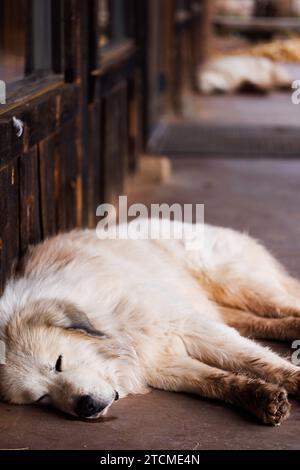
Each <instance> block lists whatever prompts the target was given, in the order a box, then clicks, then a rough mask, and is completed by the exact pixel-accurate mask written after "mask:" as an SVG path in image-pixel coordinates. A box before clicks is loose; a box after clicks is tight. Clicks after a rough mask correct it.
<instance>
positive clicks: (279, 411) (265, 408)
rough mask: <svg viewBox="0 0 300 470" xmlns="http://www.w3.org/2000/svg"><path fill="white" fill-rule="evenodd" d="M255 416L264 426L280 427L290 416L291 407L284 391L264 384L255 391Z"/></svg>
mask: <svg viewBox="0 0 300 470" xmlns="http://www.w3.org/2000/svg"><path fill="white" fill-rule="evenodd" d="M256 406H257V408H256V413H255V414H256V415H257V417H258V418H259V419H260V420H261V421H262V422H263V423H265V424H269V425H271V426H280V424H281V423H282V422H283V421H285V420H286V419H287V418H288V417H289V415H290V409H291V405H290V403H289V401H288V394H287V392H286V390H285V389H283V388H278V387H276V386H274V385H270V384H264V385H263V386H262V387H260V388H259V389H258V390H257V394H256Z"/></svg>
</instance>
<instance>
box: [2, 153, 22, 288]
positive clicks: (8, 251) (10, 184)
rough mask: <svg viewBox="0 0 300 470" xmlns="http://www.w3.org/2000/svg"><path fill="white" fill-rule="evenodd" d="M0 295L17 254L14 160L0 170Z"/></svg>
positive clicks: (17, 176)
mask: <svg viewBox="0 0 300 470" xmlns="http://www.w3.org/2000/svg"><path fill="white" fill-rule="evenodd" d="M0 194H1V197H0V295H1V293H2V292H3V288H4V285H5V281H6V279H7V278H8V277H9V276H10V274H11V271H12V267H13V264H14V262H15V261H16V260H17V259H18V256H19V168H18V161H17V160H15V161H14V162H12V163H11V164H10V165H7V166H6V167H3V168H2V169H1V170H0Z"/></svg>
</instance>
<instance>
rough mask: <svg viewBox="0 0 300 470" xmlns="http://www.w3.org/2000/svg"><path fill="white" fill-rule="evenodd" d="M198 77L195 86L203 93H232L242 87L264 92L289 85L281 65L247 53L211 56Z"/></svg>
mask: <svg viewBox="0 0 300 470" xmlns="http://www.w3.org/2000/svg"><path fill="white" fill-rule="evenodd" d="M198 80H199V89H200V91H201V92H202V93H204V94H210V93H214V92H220V93H232V92H234V91H237V90H239V89H241V88H246V87H248V88H249V87H251V88H252V89H256V90H259V91H264V92H266V91H270V90H273V89H278V88H287V87H290V86H291V82H292V78H291V77H290V75H289V73H288V70H287V69H286V68H285V67H284V66H283V65H281V64H278V63H276V62H273V61H272V60H270V59H266V58H263V57H251V56H232V57H230V56H229V57H223V58H220V59H214V60H211V61H209V62H207V63H206V64H204V66H203V67H201V68H200V69H199V75H198Z"/></svg>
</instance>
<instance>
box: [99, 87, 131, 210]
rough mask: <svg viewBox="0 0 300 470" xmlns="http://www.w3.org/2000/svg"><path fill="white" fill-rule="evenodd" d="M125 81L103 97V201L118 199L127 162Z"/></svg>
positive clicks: (115, 201) (114, 201) (112, 201)
mask: <svg viewBox="0 0 300 470" xmlns="http://www.w3.org/2000/svg"><path fill="white" fill-rule="evenodd" d="M127 113H128V111H127V83H126V82H123V83H120V85H119V86H118V87H115V88H114V89H113V90H112V91H111V92H110V93H109V94H107V95H106V96H105V97H104V98H103V113H102V116H103V120H102V149H103V179H102V181H103V187H104V189H105V202H110V203H117V198H118V195H120V194H122V193H123V183H124V178H125V175H126V170H127V168H126V166H127V165H128V161H127V155H128V127H127V126H128V123H127Z"/></svg>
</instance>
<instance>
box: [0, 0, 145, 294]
mask: <svg viewBox="0 0 300 470" xmlns="http://www.w3.org/2000/svg"><path fill="white" fill-rule="evenodd" d="M96 3H97V2H94V1H93V0H91V1H89V2H82V1H81V0H63V7H64V8H65V12H66V16H65V29H64V36H65V47H64V70H63V74H64V79H63V80H60V81H58V83H57V84H56V85H55V86H53V84H51V86H50V85H49V86H48V85H47V86H45V88H44V89H43V90H42V91H41V92H39V93H38V94H37V96H36V97H35V96H34V95H33V94H32V95H31V94H30V92H29V94H28V97H27V99H26V100H24V102H22V104H20V106H18V107H14V109H9V110H8V111H7V112H5V113H1V114H0V294H1V293H2V292H3V288H4V285H5V283H6V281H7V279H8V278H9V276H10V274H11V272H12V269H13V266H14V264H15V263H16V261H17V260H18V259H19V258H20V257H21V256H22V255H23V254H24V253H25V252H26V250H27V249H28V247H29V246H30V245H33V244H36V243H38V242H39V241H41V240H43V239H44V238H46V237H49V236H51V235H53V234H55V233H58V232H61V231H67V230H70V229H72V228H74V227H82V226H89V227H93V226H95V223H96V222H97V220H96V208H97V206H98V205H99V204H100V203H102V202H114V201H116V199H117V195H119V194H122V191H123V184H124V178H125V175H126V174H127V173H128V172H129V171H133V170H134V168H135V167H136V158H137V155H138V153H139V151H140V148H139V145H140V144H139V143H140V141H141V138H140V134H141V128H140V126H139V125H138V123H139V122H140V121H139V117H137V116H140V114H141V110H140V109H139V106H140V105H141V97H140V96H137V94H138V93H139V92H140V88H139V85H138V83H139V79H140V78H139V77H140V75H141V69H140V65H139V64H138V62H137V60H136V52H135V50H134V49H133V50H132V53H131V54H130V56H128V58H126V60H125V59H124V60H122V61H120V64H114V68H113V71H110V70H109V69H107V71H105V70H104V71H101V70H100V73H99V70H98V73H96V74H93V73H92V72H93V70H94V69H97V67H98V69H99V64H98V63H97V58H96V56H97V53H98V51H97V47H96V45H97V41H98V38H97V36H96V32H97V31H96V28H95V30H93V27H95V24H94V18H95V15H94V14H93V8H95V6H96ZM93 34H94V38H93ZM59 53H61V51H60V52H59ZM57 67H58V65H57V64H56V68H57ZM96 71H97V70H96ZM0 111H1V110H0ZM13 116H16V117H18V118H19V119H22V121H23V122H24V123H25V131H24V134H23V136H22V137H21V138H17V137H16V134H15V130H14V128H13V126H12V117H13Z"/></svg>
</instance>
